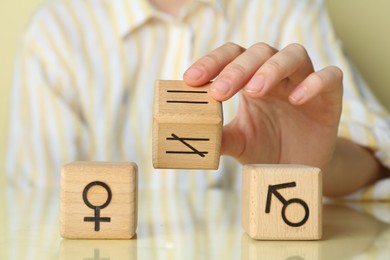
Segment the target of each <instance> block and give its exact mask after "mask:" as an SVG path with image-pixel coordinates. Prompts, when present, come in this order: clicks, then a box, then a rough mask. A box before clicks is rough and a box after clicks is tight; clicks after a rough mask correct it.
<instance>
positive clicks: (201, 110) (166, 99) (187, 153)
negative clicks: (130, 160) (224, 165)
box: [153, 80, 223, 169]
mask: <svg viewBox="0 0 390 260" xmlns="http://www.w3.org/2000/svg"><path fill="white" fill-rule="evenodd" d="M208 92H209V84H207V85H205V86H202V87H190V86H188V85H186V84H185V83H184V81H177V80H176V81H175V80H160V81H157V82H156V89H155V101H154V118H153V119H154V121H153V166H154V167H155V168H171V169H217V168H218V166H219V158H220V149H221V138H222V124H223V115H222V104H221V102H219V101H216V100H214V99H213V98H211V97H210V95H209V93H208Z"/></svg>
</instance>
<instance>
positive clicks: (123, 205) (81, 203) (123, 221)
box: [60, 162, 138, 239]
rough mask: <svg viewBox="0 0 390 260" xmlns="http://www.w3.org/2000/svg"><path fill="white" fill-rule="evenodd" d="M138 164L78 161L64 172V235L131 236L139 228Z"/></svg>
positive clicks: (61, 215)
mask: <svg viewBox="0 0 390 260" xmlns="http://www.w3.org/2000/svg"><path fill="white" fill-rule="evenodd" d="M137 174H138V173H137V165H136V164H134V163H109V162H74V163H71V164H68V165H65V166H64V167H63V168H62V171H61V193H60V195H61V204H60V225H61V230H60V233H61V236H62V237H64V238H86V239H130V238H132V237H133V236H134V235H135V232H136V227H137V212H138V209H137V199H138V195H137V192H138V186H137V179H138V176H137Z"/></svg>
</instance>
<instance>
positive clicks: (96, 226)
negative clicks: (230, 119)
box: [83, 181, 112, 231]
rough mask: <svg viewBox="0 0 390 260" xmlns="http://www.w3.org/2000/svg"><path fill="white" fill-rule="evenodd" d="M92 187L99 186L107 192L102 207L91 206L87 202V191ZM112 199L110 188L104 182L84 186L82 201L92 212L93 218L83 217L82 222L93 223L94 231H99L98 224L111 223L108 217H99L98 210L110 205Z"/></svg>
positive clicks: (94, 182)
mask: <svg viewBox="0 0 390 260" xmlns="http://www.w3.org/2000/svg"><path fill="white" fill-rule="evenodd" d="M94 186H101V187H103V188H104V189H105V190H106V191H107V200H106V202H104V203H103V204H102V205H92V204H91V203H90V202H89V200H88V191H89V190H90V189H91V188H92V187H94ZM111 198H112V193H111V189H110V187H108V185H107V184H106V183H104V182H101V181H93V182H91V183H89V184H88V185H87V186H85V188H84V190H83V201H84V203H85V204H86V205H87V206H88V208H91V209H93V210H94V213H95V214H94V215H95V216H94V217H84V222H95V231H100V222H111V218H109V217H100V210H101V209H104V208H105V207H107V206H108V204H110V202H111Z"/></svg>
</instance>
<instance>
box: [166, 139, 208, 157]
mask: <svg viewBox="0 0 390 260" xmlns="http://www.w3.org/2000/svg"><path fill="white" fill-rule="evenodd" d="M167 140H168V141H179V142H181V143H182V144H184V145H185V146H187V147H188V148H190V149H191V151H166V153H170V154H197V155H199V156H200V157H205V154H208V152H207V151H199V150H198V149H196V148H195V147H193V146H192V145H190V144H189V143H188V142H187V141H193V142H200V141H205V142H208V141H210V139H209V138H187V137H178V136H177V135H175V134H174V133H172V134H171V137H167Z"/></svg>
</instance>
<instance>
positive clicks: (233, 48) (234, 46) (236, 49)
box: [224, 42, 245, 53]
mask: <svg viewBox="0 0 390 260" xmlns="http://www.w3.org/2000/svg"><path fill="white" fill-rule="evenodd" d="M224 47H225V48H227V49H229V50H231V51H233V52H235V53H242V52H244V51H245V48H243V47H242V46H240V45H238V44H236V43H234V42H227V43H225V44H224Z"/></svg>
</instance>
